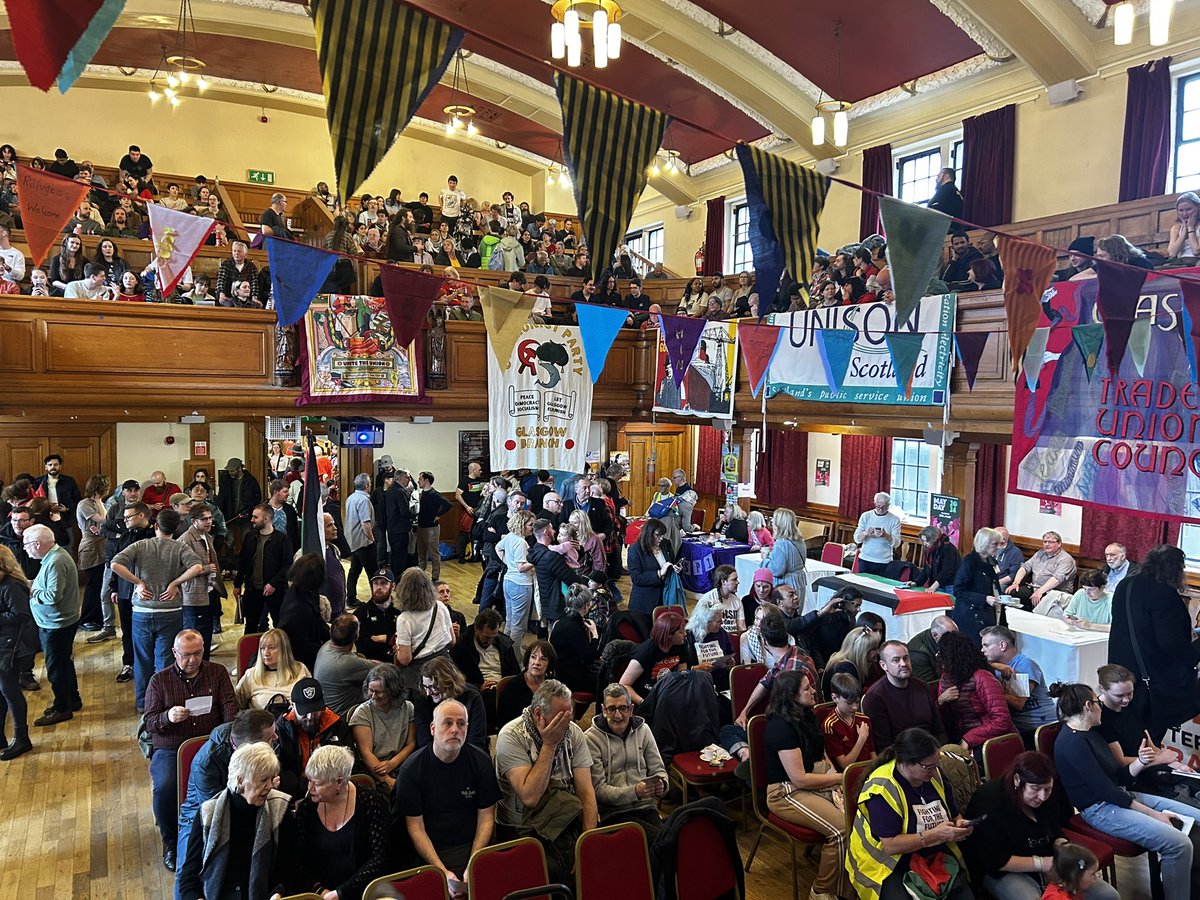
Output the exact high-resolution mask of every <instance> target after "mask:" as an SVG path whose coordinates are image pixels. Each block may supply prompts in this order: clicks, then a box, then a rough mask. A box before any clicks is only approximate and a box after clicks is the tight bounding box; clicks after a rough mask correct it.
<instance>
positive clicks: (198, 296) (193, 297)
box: [179, 275, 217, 306]
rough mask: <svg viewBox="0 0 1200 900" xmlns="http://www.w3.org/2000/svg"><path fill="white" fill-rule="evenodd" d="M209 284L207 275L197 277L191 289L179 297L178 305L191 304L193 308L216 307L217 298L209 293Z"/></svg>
mask: <svg viewBox="0 0 1200 900" xmlns="http://www.w3.org/2000/svg"><path fill="white" fill-rule="evenodd" d="M209 287H210V282H209V280H208V276H207V275H197V276H196V280H195V281H194V282H193V283H192V289H191V290H190V291H188V292H186V293H184V294H180V295H179V302H180V303H191V304H192V305H193V306H216V305H217V298H216V297H214V296H213V295H212V294H211V293H210V292H209Z"/></svg>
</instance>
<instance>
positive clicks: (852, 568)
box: [850, 553, 859, 572]
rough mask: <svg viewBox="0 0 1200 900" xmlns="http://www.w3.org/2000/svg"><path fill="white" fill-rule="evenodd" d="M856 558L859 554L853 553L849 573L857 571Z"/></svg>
mask: <svg viewBox="0 0 1200 900" xmlns="http://www.w3.org/2000/svg"><path fill="white" fill-rule="evenodd" d="M858 557H859V554H857V553H855V554H854V562H853V564H851V566H850V571H851V572H857V571H858Z"/></svg>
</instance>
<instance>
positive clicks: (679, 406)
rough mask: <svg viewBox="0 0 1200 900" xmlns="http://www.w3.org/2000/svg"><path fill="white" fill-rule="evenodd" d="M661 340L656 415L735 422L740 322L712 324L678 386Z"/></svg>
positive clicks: (656, 388)
mask: <svg viewBox="0 0 1200 900" xmlns="http://www.w3.org/2000/svg"><path fill="white" fill-rule="evenodd" d="M657 333H658V335H659V337H658V366H657V368H656V370H655V375H654V411H655V412H663V413H676V414H677V415H683V416H701V417H704V418H708V419H732V418H733V394H734V390H735V388H736V385H735V383H734V380H733V376H734V368H735V366H736V365H737V341H738V328H737V322H709V323H708V324H707V325H705V326H704V330H703V331H702V332H701V333H700V340H699V341H697V342H696V351H695V352H694V353H693V354H692V360H691V362H690V363H688V367H687V370H686V371H685V372H684V376H683V381H682V383H681V384H680V385H679V387H676V386H675V379H674V378H673V377H672V374H671V359H670V354H669V353H668V352H667V345H666V344H665V343H664V342H663V337H662V331H661V329H660V330H659V331H658V332H657Z"/></svg>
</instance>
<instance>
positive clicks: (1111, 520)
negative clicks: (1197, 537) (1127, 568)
mask: <svg viewBox="0 0 1200 900" xmlns="http://www.w3.org/2000/svg"><path fill="white" fill-rule="evenodd" d="M1081 532H1082V534H1081V538H1080V541H1079V553H1080V555H1081V556H1084V557H1086V558H1088V559H1097V560H1103V559H1104V548H1105V547H1107V546H1108V545H1109V544H1111V543H1113V542H1114V541H1115V542H1116V543H1119V544H1124V545H1125V546H1126V547H1127V548H1128V549H1129V558H1130V559H1132V560H1135V561H1140V560H1143V559H1145V558H1146V554H1147V553H1148V552H1149V551H1150V550H1152V549H1153V548H1154V547H1156V546H1158V545H1159V544H1171V545H1175V544H1177V543H1179V523H1178V522H1168V521H1167V520H1165V519H1151V518H1146V517H1143V516H1131V515H1129V514H1128V513H1118V512H1110V511H1109V510H1106V509H1094V508H1092V507H1090V506H1085V507H1084V508H1083V525H1082V528H1081Z"/></svg>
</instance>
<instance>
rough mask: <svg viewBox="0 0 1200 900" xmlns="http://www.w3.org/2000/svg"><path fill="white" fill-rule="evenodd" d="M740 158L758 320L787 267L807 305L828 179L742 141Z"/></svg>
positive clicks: (738, 152) (776, 289)
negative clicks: (748, 221) (748, 219)
mask: <svg viewBox="0 0 1200 900" xmlns="http://www.w3.org/2000/svg"><path fill="white" fill-rule="evenodd" d="M736 151H737V156H738V162H740V163H741V165H742V176H743V178H744V179H745V182H746V202H747V204H748V205H749V207H750V249H751V251H752V252H753V254H754V268H755V272H756V275H757V278H756V284H757V287H758V298H759V300H758V310H759V320H760V321H761V319H762V317H763V316H764V315H766V314H767V313H768V312H770V309H771V304H772V303H773V302H774V301H775V295H776V294H777V293H778V292H779V279H780V276H781V275H782V274H783V272H784V269H786V270H787V271H788V272H789V273H791V276H792V278H793V279H794V280H795V281H796V283H797V286H798V287H799V289H800V297H801V299H802V300H803V301H804V303H805V305H808V285H809V282H810V281H811V280H812V262H813V257H815V256H816V253H817V230H818V228H819V226H820V222H821V210H822V209H824V208H825V197H826V195H827V194H828V193H829V179H828V178H826V177H825V176H824V175H821V174H819V173H818V172H816V171H814V170H813V169H806V168H805V167H803V166H798V165H796V164H795V163H794V162H789V161H788V160H786V159H784V158H783V157H782V156H777V155H775V154H774V153H768V152H766V151H765V150H760V149H758V148H757V147H755V146H753V145H750V144H738V145H737V148H736Z"/></svg>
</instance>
